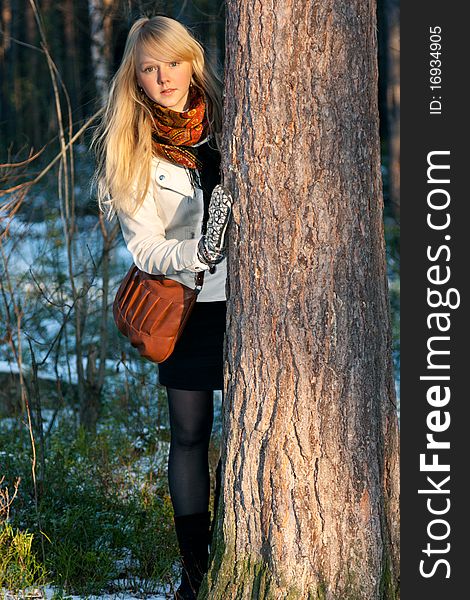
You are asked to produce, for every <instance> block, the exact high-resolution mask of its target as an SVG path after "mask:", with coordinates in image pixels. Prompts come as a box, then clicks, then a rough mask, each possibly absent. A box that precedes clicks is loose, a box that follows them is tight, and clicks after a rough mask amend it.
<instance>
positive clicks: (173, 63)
mask: <svg viewBox="0 0 470 600" xmlns="http://www.w3.org/2000/svg"><path fill="white" fill-rule="evenodd" d="M136 58H137V61H136V71H137V72H136V76H137V81H138V84H139V85H140V86H141V87H142V88H143V90H144V92H145V93H146V94H147V96H148V97H149V98H151V99H152V100H153V101H154V102H158V104H161V105H162V106H166V107H167V108H171V109H172V110H176V111H178V112H183V111H184V110H187V109H188V108H189V107H188V106H187V101H188V94H189V84H190V83H191V74H192V65H191V62H190V61H181V60H170V59H168V58H167V59H165V60H163V57H162V59H161V60H157V59H155V58H153V57H151V56H148V55H147V54H145V52H144V51H143V50H142V49H139V50H138V51H137V57H136Z"/></svg>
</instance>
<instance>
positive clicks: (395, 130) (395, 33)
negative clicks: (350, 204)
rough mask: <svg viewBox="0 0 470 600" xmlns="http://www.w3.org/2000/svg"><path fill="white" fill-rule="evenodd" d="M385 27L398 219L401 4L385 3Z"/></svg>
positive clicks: (390, 157) (392, 199) (393, 185)
mask: <svg viewBox="0 0 470 600" xmlns="http://www.w3.org/2000/svg"><path fill="white" fill-rule="evenodd" d="M385 11H386V23H387V75H388V76H387V118H388V131H389V139H388V168H389V193H390V202H391V203H392V207H393V212H394V214H395V216H396V217H397V218H398V219H399V218H400V1H399V0H385Z"/></svg>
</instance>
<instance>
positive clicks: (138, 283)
mask: <svg viewBox="0 0 470 600" xmlns="http://www.w3.org/2000/svg"><path fill="white" fill-rule="evenodd" d="M203 282H204V271H201V272H199V273H196V276H195V283H196V287H195V288H194V289H192V288H190V287H188V286H186V285H183V284H182V283H179V282H178V281H174V280H173V279H169V278H168V277H165V276H164V275H151V274H149V273H144V271H141V270H140V269H139V268H137V267H136V266H135V265H132V267H131V268H130V269H129V271H128V273H127V275H126V276H125V277H124V279H123V280H122V283H121V285H120V286H119V289H118V291H117V293H116V297H115V299H114V303H113V316H114V321H115V322H116V325H117V327H118V329H119V331H120V332H121V333H122V334H123V335H125V336H126V337H127V338H129V341H130V343H131V344H132V345H133V346H134V347H135V348H137V350H138V351H139V353H140V355H141V356H143V357H144V358H147V359H148V360H151V361H153V362H156V363H161V362H163V361H164V360H166V359H167V358H168V357H169V356H170V354H171V353H172V352H173V350H174V347H175V344H176V342H177V341H178V338H179V337H180V335H181V333H182V331H183V329H184V326H185V324H186V322H187V320H188V317H189V315H190V314H191V311H192V309H193V307H194V304H195V302H196V298H197V296H198V294H199V292H200V291H201V289H202V284H203Z"/></svg>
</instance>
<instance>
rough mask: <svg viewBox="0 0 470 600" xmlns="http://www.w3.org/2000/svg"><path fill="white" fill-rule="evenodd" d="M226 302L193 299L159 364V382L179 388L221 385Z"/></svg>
mask: <svg viewBox="0 0 470 600" xmlns="http://www.w3.org/2000/svg"><path fill="white" fill-rule="evenodd" d="M225 315H226V302H225V301H224V300H223V301H221V302H196V304H195V305H194V308H193V310H192V312H191V314H190V316H189V319H188V322H187V323H186V326H185V328H184V330H183V333H182V334H181V337H180V339H179V340H178V341H177V342H176V345H175V349H174V350H173V353H172V354H171V355H170V356H169V357H168V358H167V359H166V360H165V361H164V362H162V363H160V364H159V365H158V379H159V382H160V383H161V385H164V386H167V387H171V388H176V389H179V390H222V389H223V381H224V378H223V350H224V347H223V344H224V334H225Z"/></svg>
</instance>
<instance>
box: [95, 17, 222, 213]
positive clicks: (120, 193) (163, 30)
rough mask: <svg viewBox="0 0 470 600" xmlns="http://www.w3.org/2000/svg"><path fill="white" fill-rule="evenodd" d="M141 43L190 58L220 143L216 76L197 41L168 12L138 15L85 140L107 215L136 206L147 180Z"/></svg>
mask: <svg viewBox="0 0 470 600" xmlns="http://www.w3.org/2000/svg"><path fill="white" fill-rule="evenodd" d="M141 47H142V48H143V50H144V51H145V53H146V54H148V55H150V56H159V55H160V56H164V57H169V58H171V59H175V60H187V61H190V62H191V63H192V71H193V74H192V78H191V80H192V84H193V85H195V86H196V87H198V88H199V89H201V90H202V91H203V93H204V95H205V99H206V106H207V117H208V121H209V127H210V129H209V130H210V134H211V137H212V138H213V139H214V141H215V143H216V145H217V146H218V147H219V145H220V135H221V129H222V100H221V96H222V82H221V80H220V78H219V77H218V76H217V74H216V72H215V70H214V69H213V68H212V66H211V65H210V64H209V62H208V61H205V59H204V49H203V48H202V46H201V44H200V43H199V42H198V41H197V40H196V39H195V38H194V37H193V35H192V34H191V33H190V32H189V31H188V30H187V29H186V27H184V25H182V24H181V23H179V22H178V21H175V20H174V19H170V18H169V17H164V16H156V17H152V18H151V19H149V18H147V17H142V18H140V19H138V20H137V21H136V22H135V23H134V24H133V25H132V27H131V29H130V31H129V34H128V36H127V40H126V45H125V48H124V55H123V58H122V61H121V65H120V67H119V69H118V70H117V72H116V74H115V76H114V77H113V79H112V81H111V87H110V91H109V96H108V100H107V103H106V106H105V109H104V113H103V117H102V120H101V123H100V124H99V125H98V127H97V128H96V130H95V132H94V134H93V138H92V143H91V146H92V148H93V149H94V150H95V153H96V157H97V166H96V170H95V174H94V177H93V181H94V183H95V184H96V193H97V200H98V205H99V208H100V210H101V211H102V212H103V213H105V215H106V217H107V218H108V219H109V220H110V219H112V217H113V216H114V214H115V213H117V212H119V211H123V212H126V213H130V214H132V213H133V212H134V211H136V210H137V209H138V207H139V206H140V205H141V204H142V202H143V201H144V198H145V195H146V194H147V192H148V189H149V186H150V173H151V169H150V167H151V160H152V143H151V116H150V113H149V112H148V109H147V107H146V106H145V105H144V104H143V103H142V100H141V99H140V98H139V91H138V83H137V77H136V55H137V50H138V49H139V48H141Z"/></svg>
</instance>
